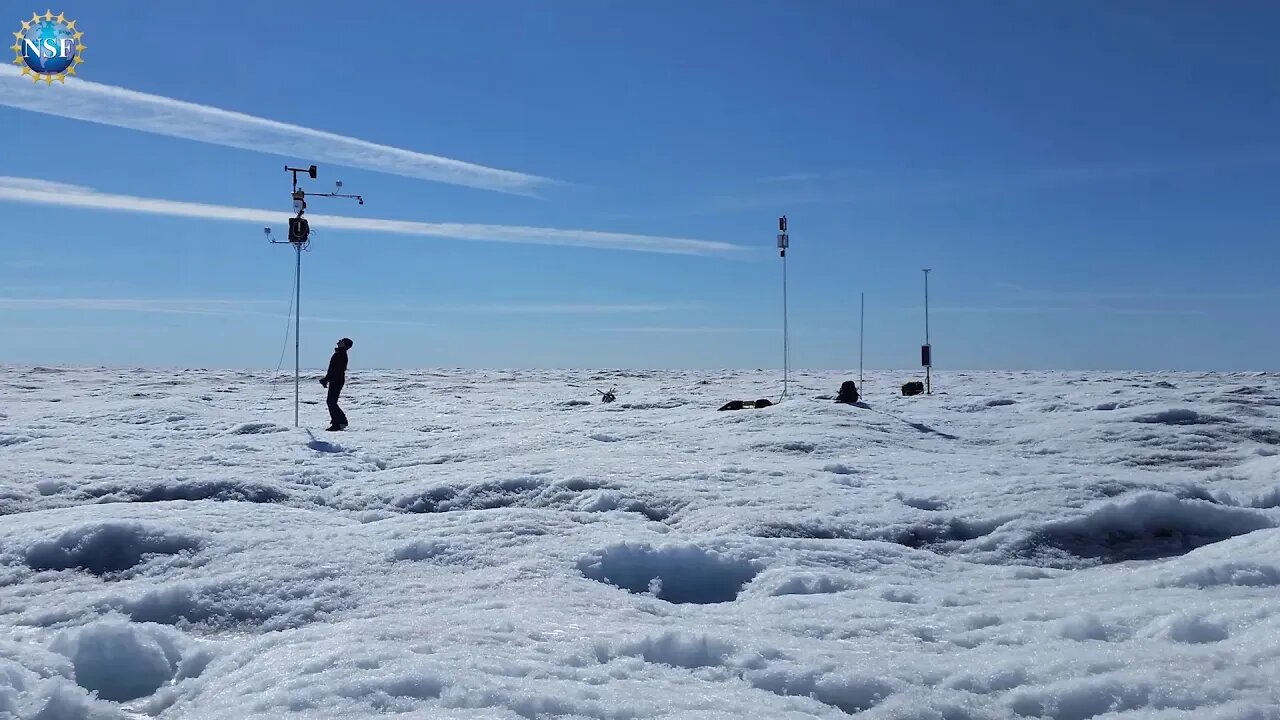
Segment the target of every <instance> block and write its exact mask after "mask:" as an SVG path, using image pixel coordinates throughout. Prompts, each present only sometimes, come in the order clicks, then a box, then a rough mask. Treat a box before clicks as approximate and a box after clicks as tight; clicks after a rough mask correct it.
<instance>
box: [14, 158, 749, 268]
mask: <svg viewBox="0 0 1280 720" xmlns="http://www.w3.org/2000/svg"><path fill="white" fill-rule="evenodd" d="M2 200H7V201H9V202H16V203H27V204H35V205H54V206H59V207H76V208H88V209H94V210H114V211H117V212H134V213H146V214H151V215H168V216H173V217H190V218H200V219H204V220H224V221H229V222H242V223H255V224H258V225H260V226H261V225H282V224H283V222H284V221H285V220H286V219H287V218H288V217H289V213H286V212H281V211H278V210H259V209H255V208H242V207H233V206H228V205H208V204H205V203H193V202H181V201H177V200H161V199H158V198H147V197H137V196H134V195H112V194H108V193H102V192H98V191H96V190H92V189H89V188H84V187H80V186H78V185H64V184H62V183H50V182H48V181H45V180H37V179H34V178H20V177H4V176H0V201H2ZM306 217H307V218H308V219H309V220H310V222H311V229H312V231H313V232H314V231H317V230H319V231H321V232H324V231H326V230H351V231H357V232H379V233H392V234H396V235H412V236H418V237H437V238H452V239H455V240H477V241H483V242H505V243H523V244H533V245H568V246H575V247H590V248H598V249H610V250H634V251H639V252H652V253H668V254H676V255H714V254H723V253H731V252H736V251H739V250H742V249H743V248H742V247H741V246H738V245H732V244H730V243H724V242H716V241H711V240H693V239H688V238H674V237H662V236H655V235H633V234H629V233H615V232H601V231H596V230H564V229H559V228H542V227H524V226H519V225H475V224H469V223H427V222H416V221H411V220H383V219H378V218H361V217H348V216H343V215H311V214H308V215H307V216H306ZM282 229H283V227H282Z"/></svg>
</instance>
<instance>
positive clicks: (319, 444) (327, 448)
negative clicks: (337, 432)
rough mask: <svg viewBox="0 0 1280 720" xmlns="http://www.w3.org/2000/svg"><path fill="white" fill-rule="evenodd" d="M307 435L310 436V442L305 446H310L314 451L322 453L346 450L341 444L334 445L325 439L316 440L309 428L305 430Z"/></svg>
mask: <svg viewBox="0 0 1280 720" xmlns="http://www.w3.org/2000/svg"><path fill="white" fill-rule="evenodd" d="M307 437H310V438H311V442H309V443H307V447H309V448H311V449H312V450H315V451H316V452H322V453H340V452H346V450H344V449H343V448H342V446H341V445H335V444H334V443H331V442H328V441H327V440H317V439H316V436H315V433H312V432H311V431H310V430H308V431H307Z"/></svg>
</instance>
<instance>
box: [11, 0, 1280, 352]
mask: <svg viewBox="0 0 1280 720" xmlns="http://www.w3.org/2000/svg"><path fill="white" fill-rule="evenodd" d="M303 7H305V10H302V9H301V8H303ZM8 8H9V9H8V11H7V12H9V13H10V15H12V17H11V18H10V19H9V20H4V19H3V18H0V24H3V23H4V22H8V23H9V24H10V25H12V26H13V28H12V29H9V30H6V32H12V31H13V30H16V29H18V26H19V25H20V22H21V20H22V19H23V18H24V17H29V16H30V12H31V11H39V12H43V11H44V10H45V9H46V8H45V6H43V5H42V6H40V7H38V8H37V7H35V6H32V7H30V8H19V7H16V6H14V5H13V4H9V5H8ZM49 9H51V10H53V12H54V13H55V14H56V13H58V12H64V13H65V14H66V16H67V17H69V18H74V19H76V20H77V21H78V27H79V29H81V30H82V31H84V32H85V37H84V42H85V44H86V46H87V47H88V50H87V51H86V53H85V63H84V64H83V65H81V66H80V69H79V77H80V78H81V79H82V80H84V81H88V82H92V83H97V84H99V85H101V86H108V89H107V90H106V91H104V92H107V93H108V94H107V95H102V96H101V97H110V98H111V102H112V106H111V108H110V109H107V108H102V112H101V113H100V112H99V108H98V107H97V106H95V103H98V102H99V99H98V98H99V97H100V96H99V95H95V94H93V93H91V92H88V91H87V90H85V89H84V86H77V85H76V84H75V83H69V84H67V85H65V86H63V85H59V84H57V83H55V84H54V85H53V86H52V87H46V86H45V84H44V83H41V84H40V85H39V87H38V88H30V89H27V88H26V87H25V86H23V88H24V89H23V90H22V92H23V97H26V98H31V97H32V96H31V95H30V93H32V92H34V90H37V89H38V90H39V91H40V93H42V95H41V96H40V98H37V99H35V100H30V99H28V100H22V101H17V100H14V99H13V98H15V97H18V95H17V94H16V92H17V90H16V88H17V87H18V86H17V85H14V84H13V83H17V82H19V81H18V80H15V79H14V78H13V77H12V75H9V76H0V127H3V128H4V130H5V131H4V132H3V133H0V176H3V177H4V178H7V180H0V217H3V219H4V222H3V224H2V225H0V228H3V229H0V246H2V247H3V254H2V255H0V331H3V332H4V333H5V336H6V341H5V342H4V343H3V344H0V363H16V364H31V363H40V364H91V365H97V364H109V365H125V366H181V367H256V368H261V367H266V368H274V367H275V366H276V364H277V363H278V361H279V359H280V351H281V348H282V345H283V342H284V340H285V336H284V333H285V329H286V325H287V321H286V312H287V310H288V308H289V296H290V291H291V281H292V272H293V256H292V251H291V250H290V249H289V248H287V247H284V246H270V245H268V244H266V242H265V241H264V238H263V235H262V231H261V228H262V226H263V224H264V223H263V222H261V221H259V220H258V219H257V216H252V217H250V216H248V215H246V218H247V219H245V220H242V221H226V220H223V219H218V218H214V217H205V216H194V217H193V216H186V217H183V216H176V215H174V214H173V213H172V212H170V211H169V210H167V209H164V210H161V211H157V212H146V213H137V212H121V211H117V210H111V209H105V208H104V207H102V206H108V207H114V206H121V205H124V206H129V207H136V206H137V204H138V203H139V202H145V201H139V200H137V199H138V198H143V199H154V200H166V201H174V202H176V203H202V204H204V205H206V206H227V207H229V208H250V209H257V210H264V209H265V210H273V211H278V214H279V219H278V221H276V222H274V223H272V224H273V225H274V226H275V228H276V233H277V235H281V234H283V229H284V226H285V219H286V218H287V216H288V214H289V210H288V209H289V197H288V190H289V177H288V175H287V174H286V173H285V172H284V171H283V166H284V164H285V163H286V162H287V163H290V164H300V165H306V164H309V163H311V162H315V163H317V164H318V165H319V166H320V173H321V174H320V177H319V179H318V180H316V181H314V182H312V183H310V184H309V185H306V186H305V187H308V188H309V189H314V190H316V191H327V190H330V189H332V183H333V181H334V180H339V179H340V180H342V181H343V182H344V184H345V190H346V191H349V192H358V193H361V194H363V195H364V196H365V197H366V204H365V205H363V206H357V205H356V204H354V203H348V202H346V201H337V200H323V199H316V200H313V201H312V203H311V206H310V211H311V212H312V213H313V214H321V215H336V216H345V217H353V218H362V219H370V220H377V221H381V220H403V221H413V222H418V223H450V224H459V225H460V226H465V227H466V228H468V229H465V230H459V231H458V232H457V234H458V235H464V236H469V237H471V239H449V238H446V237H438V236H436V237H432V236H424V233H425V234H426V235H430V234H437V235H438V234H439V233H440V232H444V233H445V234H448V233H449V232H452V230H447V231H441V230H439V229H438V228H436V226H432V227H433V228H436V229H432V230H430V231H423V232H420V231H419V229H414V230H412V231H410V234H397V233H395V232H386V231H385V230H386V227H385V225H383V226H379V227H378V228H375V229H372V230H370V229H368V228H366V227H364V226H359V229H355V227H354V226H353V227H352V229H348V228H336V227H335V228H329V229H326V228H325V226H324V223H323V222H322V221H320V220H319V219H317V220H316V221H314V222H313V228H314V230H315V232H314V233H313V238H312V239H313V247H312V251H311V252H309V253H307V254H305V255H304V256H303V298H302V311H303V327H302V345H303V357H304V365H310V366H319V365H323V363H324V362H325V361H326V360H327V356H328V352H329V350H330V348H331V347H332V345H333V341H334V340H335V339H336V338H338V337H341V336H343V335H349V336H351V337H353V338H354V339H355V340H356V346H355V349H354V351H353V354H352V367H353V369H355V368H358V367H361V366H363V367H441V366H443V367H693V368H701V367H743V368H755V367H762V368H770V367H779V366H780V365H781V340H782V338H781V325H782V322H781V321H782V317H781V302H780V301H781V288H780V280H781V265H780V260H779V259H778V257H777V253H776V251H775V250H774V249H773V244H774V233H775V222H776V218H777V216H778V215H780V214H784V213H785V214H786V215H788V217H789V218H790V230H791V239H792V250H791V252H790V253H789V257H788V262H789V267H788V272H789V277H790V290H791V295H790V310H791V316H790V325H791V330H792V341H791V348H792V365H793V366H795V367H811V368H853V367H856V365H857V361H858V360H857V358H858V346H857V338H858V298H859V293H864V292H865V293H866V298H867V299H866V305H867V325H866V338H867V348H866V362H867V366H868V367H870V368H913V367H915V366H916V364H917V363H918V360H919V345H920V343H921V342H922V341H923V334H924V314H923V274H922V273H921V268H924V267H930V268H932V269H933V272H932V273H931V274H930V281H929V283H930V301H931V340H932V342H933V345H934V359H935V363H936V365H937V367H938V370H939V371H945V370H948V369H980V368H1010V369H1019V368H1029V369H1040V368H1066V369H1210V370H1242V369H1276V368H1277V367H1278V365H1277V360H1276V358H1277V357H1280V333H1277V332H1276V328H1277V327H1280V324H1278V322H1277V320H1276V318H1277V315H1278V314H1280V289H1277V286H1276V281H1275V278H1276V272H1277V268H1280V241H1278V240H1277V237H1278V236H1280V203H1277V202H1276V190H1275V188H1276V180H1275V175H1276V173H1277V171H1280V130H1278V128H1280V92H1277V88H1276V87H1275V82H1276V79H1277V78H1276V73H1275V69H1276V68H1277V67H1280V50H1277V49H1276V45H1275V42H1274V39H1275V38H1276V37H1277V36H1280V6H1273V5H1269V4H1264V3H1253V4H1245V3H1240V4H1234V5H1232V6H1230V8H1229V9H1224V8H1223V7H1221V6H1219V5H1217V4H1211V3H1203V2H1196V3H1190V2H1155V1H1151V2H1131V3H1123V4H1121V3H1111V2H1103V1H1101V0H1099V1H1096V2H1072V3H1054V4H1051V3H1005V2H965V3H957V2H924V1H923V0H922V1H921V2H912V3H898V2H888V1H887V0H885V1H872V0H863V1H858V2H805V1H794V0H789V1H786V2H782V1H779V2H752V3H742V2H728V1H725V2H720V1H718V0H715V1H713V0H705V1H703V2H698V3H679V2H666V1H663V2H647V3H623V2H593V3H586V2H538V3H531V2H515V1H512V2H489V1H484V0H477V1H475V2H466V3H444V2H433V3H418V2H387V3H382V4H379V5H378V6H377V7H376V8H374V7H373V6H368V5H361V4H359V3H350V2H341V3H339V2H331V1H329V0H315V1H314V2H309V3H306V4H305V6H303V5H299V4H297V3H288V4H286V3H249V2H239V1H237V0H225V1H223V2H218V3H169V4H155V3H142V2H117V3H101V2H85V1H79V2H65V3H63V4H62V5H60V6H59V7H50V8H49ZM21 82H22V83H25V85H26V86H29V85H30V84H31V83H30V81H29V80H21ZM112 88H123V89H126V90H129V91H136V92H137V93H145V94H147V95H148V96H159V97H161V98H172V99H174V100H179V101H183V102H185V103H194V104H196V105H197V106H207V107H209V108H217V109H221V110H228V111H234V112H236V113H243V114H245V115H248V116H256V117H258V118H265V119H268V120H272V121H278V122H281V123H288V124H290V125H296V126H301V127H303V128H311V129H315V130H320V131H325V132H327V133H332V134H334V135H336V136H342V137H343V138H348V139H358V140H362V141H367V142H370V143H377V144H379V145H383V146H389V147H392V148H399V149H403V150H406V151H413V152H416V153H427V154H430V155H434V156H440V157H443V158H448V159H451V160H456V161H462V162H464V163H470V164H474V165H476V166H482V167H481V168H480V169H478V170H474V171H472V170H466V171H464V172H461V173H460V174H459V175H458V177H459V178H462V179H461V180H460V181H461V182H464V183H468V184H456V183H455V182H454V179H455V178H449V177H446V178H445V179H446V180H449V181H448V182H444V181H439V180H433V179H429V178H426V177H422V175H423V174H427V175H430V174H431V173H433V172H434V173H437V174H439V173H438V172H437V170H438V168H437V170H431V171H430V172H427V171H419V170H415V169H409V170H406V169H405V167H406V163H408V161H402V160H396V159H393V160H388V161H387V162H385V163H383V164H382V165H378V162H381V161H378V162H374V161H369V162H364V161H360V162H363V164H364V166H360V167H344V166H342V165H340V164H337V163H336V162H334V161H326V160H325V159H324V158H317V157H314V156H302V155H300V154H292V153H290V154H285V155H282V154H279V153H280V152H285V153H289V151H290V150H291V149H292V148H291V147H290V146H288V145H287V144H281V142H280V141H279V138H276V137H267V135H270V133H266V134H265V135H264V133H263V131H262V130H261V128H260V127H256V126H253V125H252V121H251V122H250V125H247V126H245V127H243V128H240V127H239V126H236V125H235V123H237V122H240V121H239V120H231V121H226V122H231V123H232V126H231V131H229V132H230V133H231V135H229V136H228V135H226V134H225V133H224V135H223V137H231V136H234V137H233V140H231V141H228V142H229V143H230V144H233V145H240V147H230V146H228V144H227V143H223V144H214V143H213V142H201V141H198V140H195V139H192V138H193V137H194V138H205V139H208V134H209V133H210V132H212V131H210V130H209V129H208V128H206V127H204V126H203V123H204V122H205V119H202V118H204V115H202V114H201V113H204V112H205V111H203V110H199V111H195V112H193V113H187V114H179V115H175V116H169V115H163V116H157V115H156V114H155V112H154V107H152V106H144V105H138V104H137V103H135V102H134V100H132V99H130V98H132V97H133V96H132V95H130V94H129V93H126V92H124V91H119V92H117V91H116V90H113V89H112ZM59 93H62V95H59ZM6 95H7V96H8V97H7V98H6ZM55 98H56V99H55ZM31 102H34V103H37V104H42V105H43V106H44V109H43V110H42V111H40V112H33V111H31V110H30V109H24V108H23V107H19V106H21V105H22V104H23V103H28V104H29V103H31ZM15 105H16V106H15ZM149 107H150V109H149ZM75 108H78V110H76V109H75ZM210 112H213V111H210ZM86 114H88V115H93V116H94V117H95V119H98V120H102V119H103V117H106V116H109V117H110V118H112V119H111V120H110V123H109V124H103V122H106V121H103V122H86V121H85V120H83V119H79V118H81V117H83V116H85V115H86ZM131 114H132V115H131ZM209 117H212V115H210V116H209ZM206 119H207V118H206ZM211 122H212V121H211ZM216 122H223V121H222V120H217V121H216ZM138 124H141V125H144V126H146V127H147V128H149V129H150V130H151V131H144V130H139V129H135V128H136V126H137V125H138ZM122 125H123V126H122ZM174 135H177V137H175V136H174ZM241 140H243V142H241ZM219 142H221V141H219ZM335 142H336V141H335ZM255 143H257V144H259V145H265V146H269V147H267V149H268V150H269V149H271V148H272V147H274V148H275V149H276V151H277V152H275V153H273V152H263V151H261V150H262V148H259V149H256V150H255V149H245V148H244V145H245V144H248V145H250V146H255V145H254V144H255ZM308 143H309V144H306V145H304V146H299V147H306V148H309V149H313V150H314V153H315V154H326V157H336V155H333V153H338V152H339V150H338V149H335V147H331V146H330V145H331V144H329V143H327V142H326V141H323V140H316V139H314V138H312V139H311V140H309V141H308ZM339 144H340V143H339ZM397 157H399V156H397ZM406 157H407V156H406ZM360 162H357V163H354V164H357V165H359V164H360ZM432 162H435V161H432ZM409 164H412V163H409ZM468 167H469V166H468ZM389 168H391V169H392V170H395V168H398V170H395V171H394V172H390V171H388V169H389ZM488 169H498V170H502V171H509V172H510V173H516V174H518V175H514V176H511V175H502V174H500V173H492V172H491V171H490V170H488ZM396 172H399V173H400V174H396ZM406 173H407V175H406ZM415 173H416V175H415ZM468 173H470V174H468ZM486 173H489V174H486ZM499 177H506V178H510V177H515V178H517V179H516V180H515V181H513V182H515V183H516V185H517V187H500V186H501V185H502V183H503V182H506V181H505V180H501V181H500V180H497V179H495V178H499ZM477 178H478V179H477ZM36 181H41V182H44V183H62V184H68V185H75V186H80V187H82V188H90V189H92V191H93V192H94V193H95V195H94V198H105V199H101V200H100V201H99V199H95V200H94V201H93V203H90V204H95V203H96V205H97V206H95V207H86V206H85V203H81V202H78V201H77V202H70V203H62V201H61V199H60V198H67V197H73V196H75V195H76V193H77V192H80V191H72V190H70V189H68V190H66V191H63V190H62V189H60V188H58V187H57V186H48V185H40V184H39V183H37V182H36ZM6 183H7V187H9V188H10V190H9V191H8V192H7V194H6V191H5V187H6ZM12 188H19V190H13V189H12ZM32 188H35V192H34V195H39V196H40V197H41V198H44V199H43V200H40V201H33V200H32V197H33V196H34V195H33V192H31V190H32ZM120 198H125V199H124V200H121V199H120ZM73 199H74V197H73ZM50 203H53V204H50ZM166 207H170V206H166ZM184 207H186V206H184ZM184 212H186V211H184ZM191 212H193V213H195V214H196V215H200V213H204V215H209V214H217V213H219V212H221V211H219V210H218V209H217V208H216V207H215V208H213V209H208V208H206V209H201V210H198V211H191ZM188 215H190V213H188ZM375 224H376V223H375ZM495 225H503V226H516V227H517V228H530V227H533V228H543V229H545V228H551V229H554V230H553V231H545V230H539V231H537V232H532V231H528V230H519V229H517V230H509V229H499V230H493V229H492V228H478V229H477V228H476V227H474V226H495ZM370 227H373V226H372V225H371V226H370ZM414 227H415V228H421V227H425V226H414ZM451 227H452V226H451ZM559 230H585V231H594V232H600V233H622V234H629V235H643V236H651V237H653V238H659V239H658V240H649V239H646V240H643V241H638V242H641V243H642V244H643V243H648V244H649V245H650V249H658V250H662V251H661V252H651V251H648V250H637V249H634V247H631V246H628V247H624V248H618V247H581V246H574V245H566V244H561V243H563V242H565V240H566V239H569V238H573V237H575V236H573V235H572V234H566V233H557V232H555V231H559ZM494 234H501V235H504V236H506V237H508V239H511V238H512V237H514V238H516V239H521V240H527V239H529V238H530V237H531V234H532V235H538V237H539V238H541V240H540V243H539V244H531V243H528V242H489V241H485V240H477V239H475V236H477V235H480V236H492V235H494ZM602 237H604V238H605V239H604V240H602V241H601V242H604V243H605V244H606V245H610V244H613V245H616V244H623V245H626V244H627V243H628V242H630V241H626V242H615V239H611V238H612V236H602ZM547 238H550V239H549V240H548V239H547ZM670 238H674V239H676V240H667V239H670ZM688 240H695V241H704V243H702V244H699V243H686V242H685V241H688ZM547 242H549V243H551V244H545V243H547ZM593 242H594V240H593ZM681 243H685V244H681ZM726 244H727V245H732V246H736V247H731V248H725V247H724V245H726ZM691 248H692V249H691ZM672 250H674V251H676V252H670V251H672ZM291 354H292V353H291V348H290V355H291ZM290 361H291V358H287V359H286V362H285V365H286V366H288V365H289V364H290Z"/></svg>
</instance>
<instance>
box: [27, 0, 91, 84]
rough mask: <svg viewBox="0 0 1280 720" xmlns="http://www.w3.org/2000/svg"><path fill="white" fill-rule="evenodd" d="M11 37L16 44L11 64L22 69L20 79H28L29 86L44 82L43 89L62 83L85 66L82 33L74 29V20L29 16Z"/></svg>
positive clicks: (59, 17) (57, 16)
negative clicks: (21, 77) (33, 83)
mask: <svg viewBox="0 0 1280 720" xmlns="http://www.w3.org/2000/svg"><path fill="white" fill-rule="evenodd" d="M13 37H14V38H15V39H16V40H17V42H15V43H14V45H13V47H12V48H11V49H12V50H13V53H14V55H15V58H14V61H13V64H14V65H18V66H21V67H22V74H23V76H24V77H26V76H30V77H31V81H32V82H39V81H40V80H44V82H45V84H46V85H52V84H53V81H54V79H55V78H56V79H57V80H58V81H59V82H63V83H65V82H66V81H67V76H68V75H75V74H76V66H77V65H79V64H80V63H82V62H84V57H83V55H84V51H85V46H84V42H83V41H81V38H83V37H84V33H82V32H80V31H79V30H77V29H76V21H75V20H68V19H67V18H66V17H64V16H63V14H62V13H58V14H57V15H54V14H53V13H51V12H49V11H48V10H45V11H44V15H40V14H38V13H32V14H31V19H30V20H23V21H22V29H21V30H19V31H18V32H16V33H14V34H13Z"/></svg>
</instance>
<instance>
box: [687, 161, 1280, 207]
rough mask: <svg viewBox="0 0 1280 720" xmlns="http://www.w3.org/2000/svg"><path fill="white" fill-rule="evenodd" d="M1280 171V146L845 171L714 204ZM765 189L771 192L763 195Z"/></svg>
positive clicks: (762, 181) (781, 180)
mask: <svg viewBox="0 0 1280 720" xmlns="http://www.w3.org/2000/svg"><path fill="white" fill-rule="evenodd" d="M1277 164H1280V146H1276V145H1266V146H1256V147H1249V148H1241V149H1236V150H1232V151H1225V152H1222V153H1219V154H1216V155H1203V156H1200V157H1184V158H1172V159H1164V160H1147V161H1143V160H1134V161H1132V162H1118V163H1097V164H1076V165H1061V166H1047V167H1038V168H1037V167H1032V168H1007V169H999V168H997V169H990V168H982V169H978V168H968V169H964V168H955V169H946V168H933V169H924V168H885V169H880V170H873V169H867V168H863V169H851V168H837V169H831V170H811V171H798V172H792V173H787V174H784V175H773V176H769V177H761V178H756V179H755V184H756V186H755V187H749V188H745V189H743V190H742V191H741V192H726V193H719V194H716V195H713V196H711V197H710V198H709V203H710V205H711V207H713V208H715V209H717V210H723V211H738V210H744V209H749V208H756V207H759V206H760V205H767V204H779V205H823V204H827V205H841V204H847V203H858V202H872V201H882V202H883V201H892V200H917V199H925V200H927V199H930V198H939V197H942V198H948V199H952V198H956V197H973V196H982V195H992V194H1008V193H1015V192H1027V191H1036V190H1044V189H1054V188H1059V187H1070V186H1089V185H1096V184H1101V183H1120V182H1129V181H1135V180H1141V179H1146V178H1154V177H1172V176H1195V175H1198V174H1204V173H1212V172H1219V171H1228V170H1232V169H1248V168H1259V167H1267V166H1272V165H1277ZM760 185H765V186H766V187H758V186H760Z"/></svg>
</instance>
